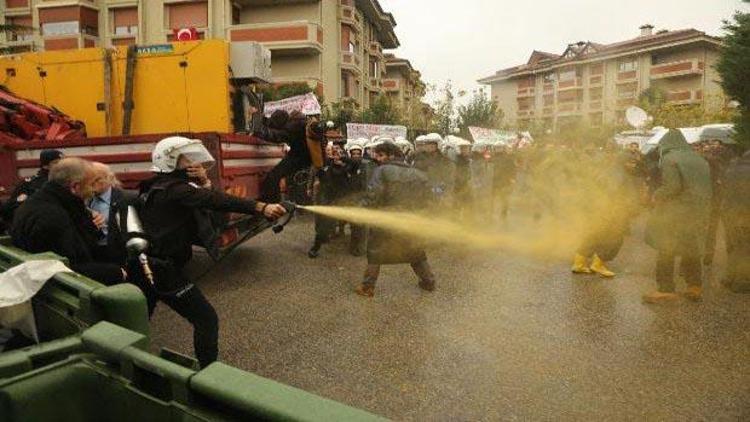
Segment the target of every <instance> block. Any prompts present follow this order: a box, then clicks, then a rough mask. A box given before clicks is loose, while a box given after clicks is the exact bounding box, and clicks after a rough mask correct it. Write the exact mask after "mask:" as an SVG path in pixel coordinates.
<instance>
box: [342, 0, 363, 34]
mask: <svg viewBox="0 0 750 422" xmlns="http://www.w3.org/2000/svg"><path fill="white" fill-rule="evenodd" d="M339 19H340V20H341V23H343V24H346V25H349V26H350V27H352V28H353V29H354V30H355V31H356V32H362V21H361V20H360V18H359V16H357V9H356V7H354V6H349V5H346V4H342V5H340V6H339Z"/></svg>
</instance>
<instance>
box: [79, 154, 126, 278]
mask: <svg viewBox="0 0 750 422" xmlns="http://www.w3.org/2000/svg"><path fill="white" fill-rule="evenodd" d="M92 168H93V170H94V172H95V183H94V195H93V196H92V198H91V199H90V200H89V201H88V202H87V205H88V208H89V210H91V211H92V213H93V214H94V223H95V224H96V226H97V227H98V228H99V232H100V238H99V241H98V242H97V249H96V257H97V259H98V260H99V261H104V262H111V263H115V264H119V265H123V266H124V265H127V258H128V254H127V251H126V249H125V240H124V239H123V236H122V233H121V230H120V225H119V224H118V221H117V218H118V213H119V211H120V210H121V208H122V207H125V206H127V205H128V204H132V203H133V202H134V201H135V195H132V194H128V193H126V192H125V191H124V190H122V185H121V183H120V181H119V180H117V176H116V175H115V173H114V172H113V171H112V170H111V169H110V168H109V166H107V165H106V164H102V163H92ZM131 273H132V272H131Z"/></svg>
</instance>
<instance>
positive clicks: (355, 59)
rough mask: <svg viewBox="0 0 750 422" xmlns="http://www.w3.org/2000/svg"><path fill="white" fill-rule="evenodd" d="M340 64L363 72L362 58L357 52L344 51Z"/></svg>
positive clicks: (355, 71) (350, 69)
mask: <svg viewBox="0 0 750 422" xmlns="http://www.w3.org/2000/svg"><path fill="white" fill-rule="evenodd" d="M340 64H341V68H342V69H345V70H349V71H351V72H354V73H357V74H361V73H362V60H361V59H360V58H359V55H358V54H357V53H351V52H348V51H342V52H341V62H340Z"/></svg>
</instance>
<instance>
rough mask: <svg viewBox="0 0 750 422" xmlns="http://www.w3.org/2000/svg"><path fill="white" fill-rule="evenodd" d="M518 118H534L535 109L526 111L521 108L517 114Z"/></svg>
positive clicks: (526, 109)
mask: <svg viewBox="0 0 750 422" xmlns="http://www.w3.org/2000/svg"><path fill="white" fill-rule="evenodd" d="M516 116H517V117H518V118H519V119H523V118H530V117H534V109H533V108H525V109H520V108H519V109H518V112H516Z"/></svg>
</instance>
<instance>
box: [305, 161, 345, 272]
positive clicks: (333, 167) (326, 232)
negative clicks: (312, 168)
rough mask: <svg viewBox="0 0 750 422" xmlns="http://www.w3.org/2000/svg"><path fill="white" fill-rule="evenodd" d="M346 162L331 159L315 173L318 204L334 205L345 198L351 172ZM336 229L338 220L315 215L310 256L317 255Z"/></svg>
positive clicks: (316, 201) (316, 200) (316, 202)
mask: <svg viewBox="0 0 750 422" xmlns="http://www.w3.org/2000/svg"><path fill="white" fill-rule="evenodd" d="M347 170H348V168H347V166H346V163H344V162H343V161H342V162H341V163H340V164H336V163H334V162H332V161H330V160H328V162H327V163H326V165H325V166H324V167H323V168H322V169H320V170H319V171H318V172H317V174H316V175H315V179H317V180H318V181H319V188H318V192H317V193H316V197H315V204H316V205H333V204H335V203H337V202H338V201H339V200H341V199H343V198H344V197H345V196H346V194H347V190H348V188H349V173H348V171H347ZM335 229H336V220H334V219H332V218H330V217H324V216H322V215H315V243H314V244H313V247H312V249H311V250H310V257H313V258H314V257H315V256H317V253H318V251H319V250H320V247H321V245H323V244H324V243H327V242H328V241H329V240H330V238H331V236H332V235H333V234H334V231H335Z"/></svg>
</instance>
